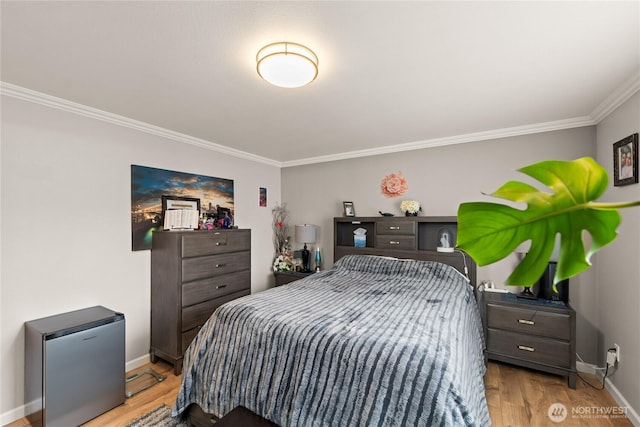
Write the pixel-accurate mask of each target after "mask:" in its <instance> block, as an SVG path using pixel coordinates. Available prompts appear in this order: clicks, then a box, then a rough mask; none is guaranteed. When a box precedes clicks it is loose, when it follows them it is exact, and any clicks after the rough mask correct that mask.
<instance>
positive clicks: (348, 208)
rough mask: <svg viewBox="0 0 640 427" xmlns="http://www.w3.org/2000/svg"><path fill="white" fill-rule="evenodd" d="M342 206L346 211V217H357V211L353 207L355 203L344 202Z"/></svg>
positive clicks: (344, 213)
mask: <svg viewBox="0 0 640 427" xmlns="http://www.w3.org/2000/svg"><path fill="white" fill-rule="evenodd" d="M342 206H343V209H344V212H343V215H344V216H356V210H355V208H354V207H353V202H342Z"/></svg>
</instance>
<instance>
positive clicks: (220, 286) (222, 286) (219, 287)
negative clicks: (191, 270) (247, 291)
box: [216, 285, 227, 289]
mask: <svg viewBox="0 0 640 427" xmlns="http://www.w3.org/2000/svg"><path fill="white" fill-rule="evenodd" d="M226 287H227V285H218V286H216V289H222V288H226Z"/></svg>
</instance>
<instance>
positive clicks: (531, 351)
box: [487, 329, 572, 369]
mask: <svg viewBox="0 0 640 427" xmlns="http://www.w3.org/2000/svg"><path fill="white" fill-rule="evenodd" d="M487 351H488V352H489V353H495V354H501V355H504V356H509V357H514V358H517V359H521V360H527V361H529V362H535V363H542V364H545V365H550V366H558V367H561V368H567V369H569V368H572V366H571V345H570V344H569V343H568V342H564V341H558V340H554V339H548V338H542V337H537V336H533V335H526V334H521V333H517V332H507V331H499V330H495V329H489V330H488V331H487Z"/></svg>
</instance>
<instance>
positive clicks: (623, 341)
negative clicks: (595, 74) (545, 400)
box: [592, 92, 640, 421]
mask: <svg viewBox="0 0 640 427" xmlns="http://www.w3.org/2000/svg"><path fill="white" fill-rule="evenodd" d="M637 132H640V92H636V94H635V95H634V96H633V97H631V98H630V99H629V100H628V101H627V102H625V103H624V104H623V105H621V106H620V107H618V109H616V110H615V111H614V112H613V113H612V114H610V115H609V116H608V117H607V118H606V119H604V120H603V121H602V122H600V123H599V124H598V127H597V133H596V135H597V150H598V161H599V163H600V164H602V165H603V166H605V167H606V168H607V170H608V172H609V176H611V177H612V176H613V149H612V147H613V144H614V143H615V142H616V141H619V140H621V139H622V138H625V137H627V136H629V135H631V134H633V133H637ZM631 200H640V184H632V185H627V186H622V187H614V186H613V179H612V182H610V183H609V189H608V190H607V193H606V194H605V196H604V197H603V199H602V201H607V202H623V201H631ZM620 214H621V215H622V224H621V225H620V227H619V228H618V238H617V239H616V240H615V241H614V242H613V243H612V244H611V245H610V246H609V247H606V248H604V249H603V250H601V251H600V252H599V253H597V254H596V256H595V258H594V261H593V262H594V265H595V266H596V272H597V286H596V288H595V297H594V298H593V301H594V304H592V305H594V306H595V310H594V312H595V316H593V318H592V321H593V322H594V323H595V324H596V325H597V330H598V336H597V348H598V362H599V364H600V365H603V364H604V357H605V352H606V350H607V348H609V347H611V346H612V345H613V344H614V343H615V344H618V345H620V353H621V356H622V360H621V361H620V363H619V367H618V370H617V371H616V372H615V373H614V374H613V376H612V377H611V382H612V383H613V385H614V386H615V388H616V389H617V391H618V392H619V393H620V394H621V395H622V396H624V398H625V399H626V400H627V402H628V403H629V405H630V406H631V407H632V408H634V409H635V417H636V418H635V419H636V421H639V419H638V413H640V309H639V308H638V307H639V306H640V256H639V254H640V207H636V208H631V209H622V210H621V211H620ZM614 391H615V390H614Z"/></svg>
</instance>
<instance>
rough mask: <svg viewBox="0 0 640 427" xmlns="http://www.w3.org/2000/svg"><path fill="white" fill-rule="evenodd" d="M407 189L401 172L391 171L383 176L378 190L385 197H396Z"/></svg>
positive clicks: (407, 186)
mask: <svg viewBox="0 0 640 427" xmlns="http://www.w3.org/2000/svg"><path fill="white" fill-rule="evenodd" d="M408 189H409V185H408V184H407V180H406V179H404V175H402V172H398V173H397V174H396V173H392V174H389V175H387V176H385V177H384V178H383V180H382V183H381V184H380V191H382V194H384V195H385V196H386V197H398V196H401V195H403V194H404V192H405V191H407V190H408Z"/></svg>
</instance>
